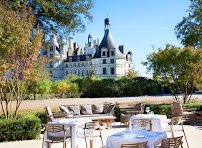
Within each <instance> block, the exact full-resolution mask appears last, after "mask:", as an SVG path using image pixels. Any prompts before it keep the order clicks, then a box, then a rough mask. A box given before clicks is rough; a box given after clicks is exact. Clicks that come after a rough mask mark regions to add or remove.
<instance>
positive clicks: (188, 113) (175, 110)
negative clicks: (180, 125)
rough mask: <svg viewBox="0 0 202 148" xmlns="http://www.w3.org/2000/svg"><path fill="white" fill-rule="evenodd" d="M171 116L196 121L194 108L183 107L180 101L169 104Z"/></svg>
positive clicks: (186, 120)
mask: <svg viewBox="0 0 202 148" xmlns="http://www.w3.org/2000/svg"><path fill="white" fill-rule="evenodd" d="M171 109H172V115H171V116H172V117H178V116H182V119H183V120H184V121H185V122H196V110H197V109H196V108H189V109H186V108H183V107H182V105H181V103H180V102H173V103H172V104H171Z"/></svg>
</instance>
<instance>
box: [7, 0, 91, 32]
mask: <svg viewBox="0 0 202 148" xmlns="http://www.w3.org/2000/svg"><path fill="white" fill-rule="evenodd" d="M9 3H10V4H11V5H12V6H13V9H14V10H16V9H21V6H24V5H28V6H30V7H31V8H32V11H33V13H34V15H35V17H36V25H38V24H39V25H40V26H43V29H44V30H46V31H48V30H50V27H51V25H52V24H54V25H55V29H56V30H57V31H59V30H60V29H62V32H63V33H64V32H65V31H66V32H68V33H69V32H80V31H84V30H85V25H84V21H83V19H87V20H89V21H92V16H91V14H90V10H91V8H92V7H93V6H94V3H93V0H57V1H56V0H51V1H47V0H19V1H17V0H15V1H9Z"/></svg>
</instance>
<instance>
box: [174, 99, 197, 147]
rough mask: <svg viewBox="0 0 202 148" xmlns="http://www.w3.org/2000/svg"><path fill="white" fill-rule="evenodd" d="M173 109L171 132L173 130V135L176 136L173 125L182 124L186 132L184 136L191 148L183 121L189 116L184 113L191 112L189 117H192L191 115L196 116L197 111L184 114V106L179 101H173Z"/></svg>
mask: <svg viewBox="0 0 202 148" xmlns="http://www.w3.org/2000/svg"><path fill="white" fill-rule="evenodd" d="M171 109H172V114H171V121H170V128H171V132H172V137H174V131H173V125H181V127H182V132H183V134H184V138H185V141H186V143H187V147H188V148H189V144H188V141H187V137H186V134H185V130H184V126H183V122H185V121H186V120H187V118H185V116H184V115H185V114H186V115H188V114H189V115H190V116H189V118H190V117H194V116H195V113H191V112H190V113H185V114H183V108H182V105H181V104H180V103H179V102H173V103H172V104H171ZM191 110H193V109H191Z"/></svg>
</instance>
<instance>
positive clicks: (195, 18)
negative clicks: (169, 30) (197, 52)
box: [175, 0, 202, 47]
mask: <svg viewBox="0 0 202 148" xmlns="http://www.w3.org/2000/svg"><path fill="white" fill-rule="evenodd" d="M190 1H191V5H190V7H189V10H188V12H189V16H186V17H183V20H182V21H181V22H179V23H178V24H177V25H176V26H175V34H176V35H177V38H178V39H179V40H181V43H182V44H183V45H185V46H194V47H200V46H202V44H201V43H202V40H201V39H202V25H201V24H202V7H201V6H202V0H190Z"/></svg>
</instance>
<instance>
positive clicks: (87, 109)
mask: <svg viewBox="0 0 202 148" xmlns="http://www.w3.org/2000/svg"><path fill="white" fill-rule="evenodd" d="M81 114H82V115H91V114H92V108H91V104H85V105H81Z"/></svg>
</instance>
